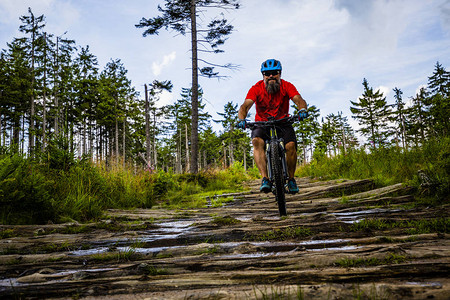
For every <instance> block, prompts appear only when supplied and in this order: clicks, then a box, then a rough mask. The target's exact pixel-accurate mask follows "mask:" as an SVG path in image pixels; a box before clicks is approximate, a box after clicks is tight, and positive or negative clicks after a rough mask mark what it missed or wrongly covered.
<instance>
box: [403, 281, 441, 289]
mask: <svg viewBox="0 0 450 300" xmlns="http://www.w3.org/2000/svg"><path fill="white" fill-rule="evenodd" d="M405 284H409V285H417V286H422V287H434V288H442V283H440V282H416V281H408V282H406V283H405Z"/></svg>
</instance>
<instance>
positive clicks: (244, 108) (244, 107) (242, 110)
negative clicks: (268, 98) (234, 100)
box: [238, 99, 254, 120]
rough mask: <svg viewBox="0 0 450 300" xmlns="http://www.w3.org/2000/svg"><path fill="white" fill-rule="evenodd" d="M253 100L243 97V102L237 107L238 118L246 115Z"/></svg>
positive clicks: (243, 117)
mask: <svg viewBox="0 0 450 300" xmlns="http://www.w3.org/2000/svg"><path fill="white" fill-rule="evenodd" d="M253 103H254V102H253V100H251V99H245V101H244V103H243V104H242V105H241V107H240V108H239V112H238V118H239V119H240V120H244V119H245V118H246V117H247V114H248V111H249V110H250V108H251V107H252V106H253Z"/></svg>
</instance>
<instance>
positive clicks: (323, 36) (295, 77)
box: [0, 0, 450, 130]
mask: <svg viewBox="0 0 450 300" xmlns="http://www.w3.org/2000/svg"><path fill="white" fill-rule="evenodd" d="M158 4H160V5H163V4H164V1H162V0H127V1H120V0H0V47H1V48H2V49H4V48H6V43H7V42H11V41H12V39H13V37H19V36H21V34H20V33H19V32H18V28H19V26H20V25H21V22H20V20H19V17H20V16H21V15H26V14H27V9H28V7H31V8H32V10H33V13H34V14H35V15H36V16H38V15H41V14H44V15H45V17H46V23H47V25H46V28H45V29H46V30H47V31H48V32H50V33H53V34H55V35H62V34H64V32H66V31H67V34H66V35H65V36H66V37H67V38H71V39H74V40H75V41H76V44H77V45H78V46H80V47H81V46H82V47H85V46H86V45H89V46H90V50H91V52H92V53H93V54H94V55H96V56H97V58H98V61H99V67H100V68H101V69H102V68H103V67H104V66H105V65H106V63H107V62H108V61H109V60H110V59H111V58H112V59H116V58H119V59H121V60H122V62H123V63H124V66H125V68H126V69H127V70H128V77H129V78H130V79H131V80H132V84H133V86H135V88H136V90H138V91H140V92H141V95H143V89H144V87H143V85H144V83H151V82H152V81H153V80H155V79H158V80H171V81H172V83H173V84H174V89H173V92H172V93H171V94H168V93H165V94H163V95H162V97H161V100H160V103H159V104H160V105H163V104H168V103H171V102H173V101H175V100H176V99H179V98H180V96H179V95H180V92H181V88H183V87H189V86H190V84H191V78H190V74H191V71H190V69H189V68H190V52H189V49H190V44H189V43H190V41H189V37H188V36H186V37H183V36H180V35H177V33H175V32H167V31H164V30H162V31H161V32H160V34H159V35H158V36H148V37H145V38H144V37H142V32H143V30H142V29H137V28H135V26H134V25H135V24H137V23H138V22H139V20H140V19H141V18H142V17H146V18H150V17H154V16H156V15H157V14H158V11H157V5H158ZM241 4H242V7H241V9H239V10H235V11H225V12H223V13H224V16H225V18H227V19H228V20H229V21H231V23H232V24H233V25H234V27H235V31H234V32H233V33H232V34H231V36H230V37H229V40H228V41H227V42H226V44H225V45H224V47H223V50H225V52H224V53H222V54H217V55H214V56H208V57H207V58H208V59H209V60H210V61H212V62H214V63H218V64H223V63H229V62H231V63H234V64H237V65H240V69H239V70H237V71H223V72H222V73H221V74H222V75H228V76H230V77H229V78H228V79H225V80H217V79H206V78H200V85H201V86H202V87H203V90H204V99H205V100H206V103H207V107H206V109H207V111H208V112H209V113H210V114H211V115H212V116H213V118H215V119H217V118H219V117H218V115H217V114H216V112H222V111H223V107H224V105H225V104H226V103H227V102H229V101H232V102H233V103H236V104H239V105H240V104H241V102H242V101H243V100H244V98H245V96H246V94H247V91H248V89H249V88H250V87H251V86H252V85H253V84H254V83H256V82H257V81H258V80H260V79H261V75H260V72H259V69H260V65H261V62H262V61H264V60H265V59H267V58H277V59H279V60H280V61H281V63H282V65H283V73H282V78H283V79H285V80H288V81H290V82H292V83H293V84H294V85H295V86H296V87H297V89H298V90H299V92H300V93H301V94H302V96H303V97H304V98H305V99H306V100H307V102H308V104H309V105H315V106H316V107H318V108H319V109H320V112H321V114H322V116H326V115H328V114H330V113H337V112H339V111H342V112H343V114H344V115H345V116H348V119H349V122H350V123H351V124H352V125H353V126H354V128H357V124H356V123H355V121H354V120H353V119H352V118H351V113H350V110H349V107H350V100H352V101H354V100H356V99H357V98H358V97H359V96H360V95H361V94H362V92H363V87H362V81H363V78H367V80H368V82H369V85H370V86H372V87H374V88H375V89H378V88H379V89H381V90H382V91H383V92H385V95H386V97H387V100H388V102H389V103H393V102H394V99H393V92H392V89H393V88H394V87H398V88H400V89H401V90H402V91H403V97H404V100H405V101H407V100H408V99H409V98H410V97H412V96H414V95H415V93H416V92H417V90H418V89H419V88H420V87H421V86H423V85H426V84H427V80H428V76H431V74H432V72H433V70H434V66H435V64H436V62H437V61H439V62H440V63H441V64H442V65H443V66H444V67H445V68H446V69H447V70H449V69H450V1H449V0H390V1H388V0H365V1H359V0H273V1H271V2H266V1H260V0H242V1H241ZM219 13H221V11H219V10H217V11H209V12H207V13H204V14H202V15H201V19H203V20H205V21H206V22H207V21H209V20H210V18H209V17H210V16H214V15H217V14H219ZM142 97H143V96H142ZM216 129H217V130H220V129H221V128H216Z"/></svg>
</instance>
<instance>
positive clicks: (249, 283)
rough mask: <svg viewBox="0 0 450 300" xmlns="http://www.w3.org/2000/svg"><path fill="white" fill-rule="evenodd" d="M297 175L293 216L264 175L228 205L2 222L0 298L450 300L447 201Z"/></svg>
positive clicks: (289, 204)
mask: <svg viewBox="0 0 450 300" xmlns="http://www.w3.org/2000/svg"><path fill="white" fill-rule="evenodd" d="M297 182H298V184H299V187H300V193H299V194H297V195H288V196H287V211H288V217H285V218H280V217H279V215H278V209H277V207H276V203H275V200H274V197H273V195H272V194H267V195H266V194H260V193H259V192H258V185H259V181H257V182H256V181H255V182H251V183H249V188H250V190H249V191H247V192H245V193H239V194H232V195H226V196H220V197H228V198H230V197H233V201H231V202H227V203H226V204H225V205H224V206H222V207H213V206H210V207H208V208H203V209H195V210H164V209H148V210H143V209H138V210H132V211H122V210H120V211H119V210H111V211H108V212H107V216H108V218H105V220H103V221H101V222H98V223H95V224H73V223H71V224H51V225H45V226H42V225H41V226H0V230H1V231H0V232H1V239H0V261H1V264H0V298H2V299H449V298H450V285H449V283H450V279H449V275H448V274H450V272H449V271H450V268H449V266H450V260H449V257H450V255H449V254H450V241H449V235H448V230H449V229H448V225H449V206H448V205H444V206H441V207H418V206H416V205H413V202H414V198H413V196H412V191H411V189H410V188H408V187H404V186H402V185H400V184H398V185H393V186H389V187H385V188H381V189H375V188H374V185H373V182H372V181H370V180H359V181H350V180H338V181H336V180H335V181H325V182H313V181H311V180H309V179H306V178H300V179H298V180H297ZM220 197H219V196H218V197H214V199H209V200H210V201H211V202H217V201H216V200H220ZM216 198H217V199H216Z"/></svg>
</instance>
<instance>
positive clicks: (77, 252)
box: [69, 247, 109, 256]
mask: <svg viewBox="0 0 450 300" xmlns="http://www.w3.org/2000/svg"><path fill="white" fill-rule="evenodd" d="M108 250H109V247H100V248H93V249H86V250H75V251H71V252H70V253H69V255H75V256H84V255H94V254H101V253H105V252H108Z"/></svg>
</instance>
